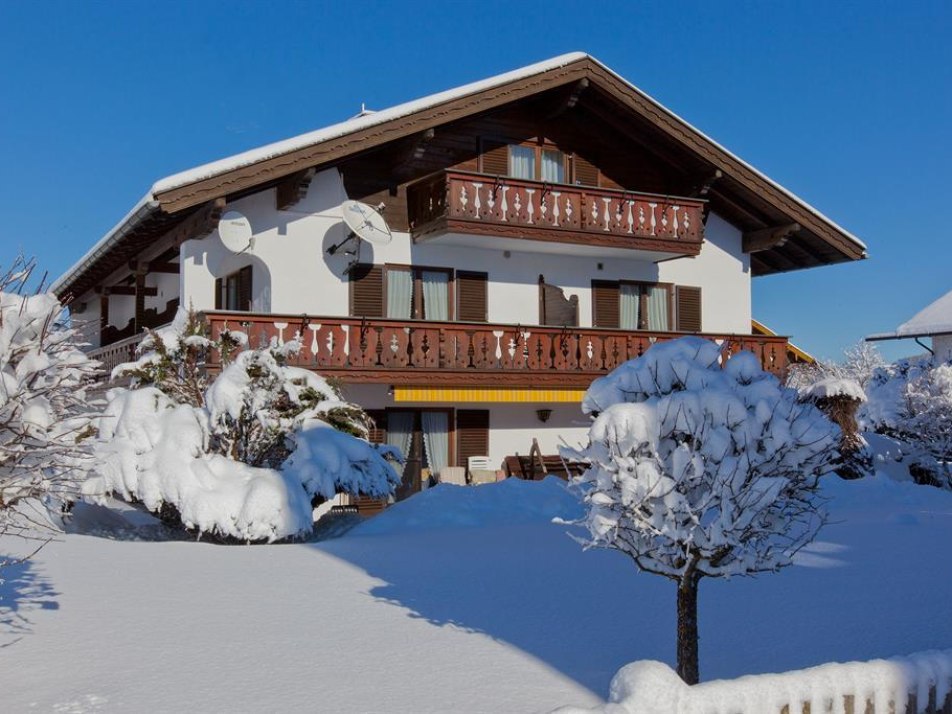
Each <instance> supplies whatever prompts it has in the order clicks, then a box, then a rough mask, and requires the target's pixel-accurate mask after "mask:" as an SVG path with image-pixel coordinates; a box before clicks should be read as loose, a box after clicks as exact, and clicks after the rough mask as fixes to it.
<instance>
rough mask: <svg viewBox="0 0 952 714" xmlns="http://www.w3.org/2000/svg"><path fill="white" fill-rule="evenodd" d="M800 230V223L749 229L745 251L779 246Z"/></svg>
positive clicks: (757, 250)
mask: <svg viewBox="0 0 952 714" xmlns="http://www.w3.org/2000/svg"><path fill="white" fill-rule="evenodd" d="M799 230H800V224H799V223H787V224H786V225H782V226H772V227H770V228H761V229H760V230H757V231H747V232H746V233H744V240H743V251H744V252H745V253H757V252H759V251H762V250H770V249H771V248H779V247H780V246H782V245H783V244H784V243H786V242H787V241H788V240H789V239H790V236H792V235H793V234H794V233H797V232H798V231H799Z"/></svg>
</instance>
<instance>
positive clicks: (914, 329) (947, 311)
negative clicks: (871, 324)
mask: <svg viewBox="0 0 952 714" xmlns="http://www.w3.org/2000/svg"><path fill="white" fill-rule="evenodd" d="M936 335H952V291H950V292H947V293H946V294H945V295H943V296H942V297H940V298H939V299H938V300H936V301H935V302H934V303H931V304H930V305H928V306H926V307H925V308H923V309H922V310H920V311H919V312H917V313H916V314H915V315H913V316H912V318H911V319H909V320H906V321H905V322H904V323H902V324H901V325H900V326H899V327H897V328H896V329H895V331H893V332H879V333H876V334H875V335H870V336H869V337H867V338H866V340H867V341H868V342H873V341H875V340H905V339H912V338H914V337H935V336H936Z"/></svg>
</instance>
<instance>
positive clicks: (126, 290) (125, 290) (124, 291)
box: [100, 275, 159, 297]
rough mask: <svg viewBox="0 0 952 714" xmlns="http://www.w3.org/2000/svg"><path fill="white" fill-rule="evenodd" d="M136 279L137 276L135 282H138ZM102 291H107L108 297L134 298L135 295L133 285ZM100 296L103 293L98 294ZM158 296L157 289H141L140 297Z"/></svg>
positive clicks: (117, 286) (113, 287)
mask: <svg viewBox="0 0 952 714" xmlns="http://www.w3.org/2000/svg"><path fill="white" fill-rule="evenodd" d="M138 278H139V276H138V275H137V276H136V281H137V282H138ZM103 290H105V291H108V294H109V295H132V296H135V294H136V286H135V285H113V286H112V287H109V288H103ZM100 294H105V293H100ZM158 294H159V289H158V288H147V287H143V288H142V295H144V296H148V297H155V296H156V295H158Z"/></svg>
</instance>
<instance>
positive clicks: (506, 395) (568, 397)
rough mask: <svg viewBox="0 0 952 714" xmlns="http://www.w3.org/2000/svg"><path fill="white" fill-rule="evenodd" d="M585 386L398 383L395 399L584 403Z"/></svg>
mask: <svg viewBox="0 0 952 714" xmlns="http://www.w3.org/2000/svg"><path fill="white" fill-rule="evenodd" d="M584 396H585V390H584V389H510V388H500V389H484V388H481V387H394V388H393V401H395V402H457V403H458V402H510V403H511V402H520V403H536V402H541V403H553V402H563V403H564V402H571V403H575V404H580V403H581V402H582V397H584Z"/></svg>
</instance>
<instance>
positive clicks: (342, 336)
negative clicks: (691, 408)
mask: <svg viewBox="0 0 952 714" xmlns="http://www.w3.org/2000/svg"><path fill="white" fill-rule="evenodd" d="M348 199H350V200H357V201H360V202H363V203H364V204H368V205H370V206H375V207H376V206H378V205H382V207H383V208H382V216H383V218H384V219H385V221H386V224H387V225H388V226H389V229H390V230H391V231H392V240H390V242H389V243H386V242H384V241H367V240H361V239H359V238H351V239H350V240H346V239H347V237H348V235H349V230H348V228H347V227H346V226H345V224H344V223H343V222H342V204H343V202H344V201H345V200H348ZM226 212H237V213H239V214H241V216H243V217H244V218H245V219H247V221H248V222H249V223H250V227H251V231H252V233H253V240H252V241H251V242H250V245H249V246H248V247H247V248H246V249H244V250H235V249H234V246H231V248H229V247H226V245H225V243H223V241H222V239H221V236H219V232H218V225H219V220H220V218H221V216H222V214H223V213H226ZM863 257H865V248H864V246H863V244H862V243H861V242H860V241H859V240H857V239H856V238H855V237H853V236H852V235H850V233H848V232H847V231H845V230H844V229H842V228H840V227H839V226H837V225H836V224H835V223H833V222H832V221H830V220H829V219H828V218H826V217H825V216H823V215H822V214H820V213H819V212H818V211H816V210H815V209H813V208H811V207H810V206H809V205H807V204H806V203H804V202H803V201H801V200H800V199H799V198H797V197H796V196H794V195H793V194H791V193H790V192H789V191H787V190H785V189H784V188H782V187H781V186H779V185H777V184H776V183H774V182H773V181H771V180H770V179H768V178H767V177H766V176H764V175H763V174H761V173H759V172H758V171H757V170H756V169H754V168H752V167H751V166H749V165H748V164H746V163H744V162H743V161H742V160H740V159H739V158H737V157H736V156H734V155H733V154H731V153H730V152H728V151H727V150H726V149H724V148H723V147H721V146H719V145H718V144H716V143H715V142H714V141H712V140H711V139H709V138H708V137H706V136H705V135H704V134H702V133H701V132H699V131H698V130H697V129H695V128H693V127H692V126H690V125H689V124H687V123H686V122H685V121H684V120H682V119H680V118H679V117H677V116H676V115H674V114H672V113H671V112H670V111H669V110H667V109H665V108H664V107H662V106H661V105H660V104H658V103H657V102H655V101H654V100H652V99H651V98H650V97H648V96H646V95H645V94H644V93H642V92H641V91H639V90H638V89H637V88H636V87H634V86H632V85H631V84H629V83H628V82H627V81H625V80H624V79H622V78H621V77H619V76H618V75H617V74H615V73H614V72H612V71H611V70H610V69H608V68H607V67H605V66H604V65H602V64H601V63H600V62H598V60H596V59H594V58H593V57H590V56H588V55H585V54H578V53H577V54H569V55H564V56H561V57H556V58H554V59H551V60H548V61H545V62H541V63H539V64H535V65H532V66H529V67H525V68H523V69H520V70H516V71H514V72H509V73H507V74H502V75H499V76H496V77H492V78H490V79H487V80H484V81H481V82H476V83H474V84H468V85H466V86H463V87H459V88H457V89H452V90H450V91H447V92H442V93H439V94H434V95H432V96H429V97H426V98H424V99H419V100H416V101H413V102H409V103H407V104H402V105H399V106H396V107H392V108H390V109H387V110H384V111H379V112H362V113H361V114H360V115H359V116H357V117H355V118H353V119H350V120H348V121H345V122H342V123H340V124H335V125H333V126H330V127H327V128H325V129H321V130H318V131H315V132H312V133H309V134H304V135H302V136H299V137H296V138H293V139H289V140H287V141H283V142H279V143H276V144H272V145H270V146H266V147H263V148H261V149H256V150H253V151H248V152H246V153H243V154H239V155H237V156H233V157H231V158H227V159H223V160H221V161H216V162H214V163H211V164H207V165H205V166H201V167H199V168H196V169H193V170H190V171H186V172H184V173H180V174H177V175H174V176H170V177H168V178H165V179H162V180H161V181H159V182H158V183H156V184H155V185H154V186H153V187H152V188H151V189H150V190H149V191H148V193H146V195H145V196H144V197H143V198H142V200H141V201H139V203H137V204H136V205H135V206H134V207H133V208H132V209H131V210H130V211H129V213H128V214H127V215H126V216H125V218H123V219H122V220H121V221H120V222H119V223H118V225H116V227H115V228H114V229H113V230H111V231H110V232H109V233H108V234H107V235H106V236H104V237H103V238H102V239H101V240H100V241H99V242H98V243H96V245H95V246H93V248H92V249H91V250H90V251H89V252H88V253H87V254H86V255H85V256H83V257H82V258H81V259H80V260H79V262H78V263H76V265H75V266H73V267H72V268H70V269H69V270H68V271H67V272H66V273H65V274H64V275H63V276H62V277H61V278H59V280H58V281H57V282H56V283H55V285H54V289H55V291H56V292H57V293H58V294H59V295H60V296H61V297H67V296H70V297H72V299H73V302H72V303H71V309H72V315H73V319H74V320H75V321H76V323H77V324H85V325H86V326H87V329H88V335H87V338H88V340H89V342H90V343H91V345H92V348H93V354H94V355H95V356H96V357H98V358H99V359H101V360H103V361H104V362H105V363H106V365H107V366H113V365H115V364H117V363H119V362H124V361H127V360H129V359H131V358H132V357H133V355H134V349H135V345H136V344H137V343H138V342H139V340H141V338H142V334H143V333H142V330H143V328H146V327H156V326H158V325H161V324H163V323H165V322H168V321H169V320H171V318H172V316H173V315H174V313H175V310H176V308H177V306H179V305H183V306H189V305H191V306H192V307H194V309H196V310H198V311H201V312H203V313H204V314H205V316H206V317H207V320H208V322H209V324H210V327H211V330H212V331H213V333H216V332H217V331H219V330H221V329H222V328H223V327H225V326H226V325H227V326H228V327H229V328H233V329H242V330H244V331H246V332H247V333H249V335H250V337H251V339H252V341H253V343H255V344H260V343H262V342H264V343H266V342H267V341H268V340H270V339H272V338H275V339H277V340H279V341H281V340H288V339H290V338H292V337H295V336H297V337H298V338H299V339H300V340H301V342H302V343H303V349H302V351H301V352H300V354H299V355H298V357H297V363H298V364H300V365H302V366H306V367H309V368H313V369H314V370H317V371H318V372H320V373H321V374H322V375H325V376H327V377H335V378H338V379H339V380H340V382H341V383H342V385H343V388H344V392H345V395H346V396H347V397H348V398H349V399H350V400H352V401H354V402H356V403H358V404H360V405H362V406H363V407H364V408H366V409H367V410H368V411H370V412H371V414H372V415H373V416H374V417H375V419H376V422H377V425H378V427H379V428H378V430H377V433H376V434H375V436H376V437H377V438H380V439H383V440H386V441H388V442H390V443H392V444H395V445H397V446H399V447H400V448H402V449H403V450H404V452H405V453H406V454H407V455H408V457H409V458H408V465H407V468H406V471H405V474H404V484H405V486H404V492H405V493H409V492H413V491H415V490H417V489H419V488H420V487H421V483H422V482H425V481H426V479H428V478H429V477H430V476H432V477H434V478H436V477H442V478H443V479H444V480H455V481H459V480H460V478H461V476H462V474H463V470H464V469H465V468H466V467H467V466H469V465H470V461H469V459H470V457H488V469H489V470H490V474H491V471H494V470H495V469H498V468H502V466H503V464H504V463H505V462H507V461H508V463H509V464H510V465H512V464H513V463H518V461H516V462H514V461H513V459H511V458H510V459H508V460H507V458H506V457H513V456H515V455H517V454H519V455H523V456H525V455H527V454H529V452H530V450H531V449H532V447H533V441H534V440H536V441H537V444H538V446H537V449H536V451H537V452H541V453H542V454H546V455H551V454H556V453H557V450H558V446H559V444H560V443H563V442H565V443H569V444H577V443H579V442H581V441H582V440H583V439H584V438H585V434H586V431H587V424H586V422H585V420H584V418H583V416H582V414H581V411H580V409H579V402H580V401H581V397H582V395H583V393H584V390H585V389H586V388H587V386H588V385H589V384H590V383H591V381H592V380H593V379H594V378H596V377H598V376H600V375H604V374H605V373H606V372H608V371H609V370H611V369H612V368H614V367H615V366H616V365H618V364H620V363H621V362H624V361H625V360H628V359H631V358H634V357H637V356H638V355H640V354H642V353H643V352H644V351H645V350H646V349H648V347H649V346H650V345H651V344H652V343H653V342H655V341H657V340H665V339H670V338H672V337H676V336H679V335H683V334H685V333H690V334H700V335H702V336H705V337H708V338H710V339H713V340H716V341H717V342H719V343H720V344H722V345H723V349H724V352H725V354H730V353H732V352H735V351H737V350H752V351H753V352H754V353H755V354H756V355H757V356H758V357H759V358H760V359H761V361H762V363H763V365H764V367H765V368H766V369H768V370H770V371H772V372H774V373H776V374H778V375H780V374H782V373H783V372H784V369H785V366H786V364H787V360H788V356H787V345H788V342H787V338H785V337H781V336H776V335H773V334H772V333H771V334H758V335H753V334H752V332H751V282H750V281H751V278H753V277H754V276H766V275H770V274H773V273H780V272H784V271H790V270H799V269H803V268H811V267H814V266H820V265H828V264H830V263H838V262H841V261H848V260H858V259H861V258H863ZM210 366H211V367H212V368H214V367H215V365H210ZM533 463H534V462H533ZM473 466H474V468H473V470H474V471H475V462H473ZM481 466H482V467H483V468H486V464H481ZM473 475H475V476H478V478H486V477H487V474H486V473H484V472H482V471H480V473H479V474H475V473H474V474H473Z"/></svg>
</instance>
